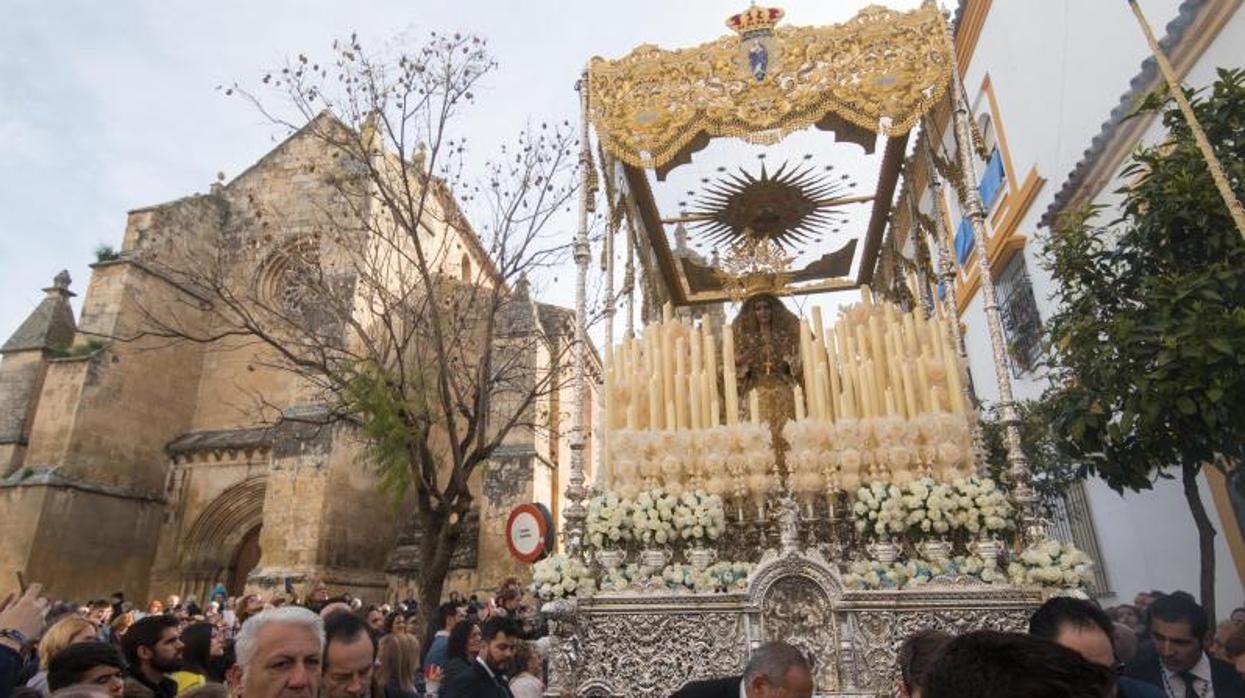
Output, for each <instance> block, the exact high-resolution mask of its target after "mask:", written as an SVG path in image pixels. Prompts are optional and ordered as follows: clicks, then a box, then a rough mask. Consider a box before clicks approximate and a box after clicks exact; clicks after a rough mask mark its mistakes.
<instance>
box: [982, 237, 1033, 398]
mask: <svg viewBox="0 0 1245 698" xmlns="http://www.w3.org/2000/svg"><path fill="white" fill-rule="evenodd" d="M994 287H995V293H996V294H997V295H998V300H999V312H1000V313H1001V314H1002V316H1003V332H1004V334H1006V335H1007V353H1008V356H1009V358H1010V359H1011V364H1012V373H1013V374H1014V375H1020V374H1022V373H1027V372H1029V371H1032V370H1033V369H1034V368H1035V367H1036V366H1037V360H1038V357H1039V356H1040V355H1041V349H1042V341H1041V333H1042V320H1041V318H1040V317H1039V315H1038V309H1037V301H1036V300H1035V299H1034V297H1033V285H1032V284H1030V283H1029V274H1028V272H1027V271H1026V270H1025V257H1024V254H1023V253H1022V252H1017V253H1015V254H1013V255H1012V258H1011V260H1009V261H1008V263H1007V266H1006V267H1004V269H1003V273H1002V274H1000V275H999V278H998V280H997V281H995V283H994Z"/></svg>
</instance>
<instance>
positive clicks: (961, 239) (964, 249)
mask: <svg viewBox="0 0 1245 698" xmlns="http://www.w3.org/2000/svg"><path fill="white" fill-rule="evenodd" d="M974 242H975V241H974V239H973V224H972V221H970V220H968V217H967V216H965V217H964V218H961V219H960V225H959V227H957V228H956V229H955V260H956V261H957V262H959V263H960V266H961V267H962V266H964V263H965V262H967V261H968V256H969V255H970V254H972V253H973V244H974Z"/></svg>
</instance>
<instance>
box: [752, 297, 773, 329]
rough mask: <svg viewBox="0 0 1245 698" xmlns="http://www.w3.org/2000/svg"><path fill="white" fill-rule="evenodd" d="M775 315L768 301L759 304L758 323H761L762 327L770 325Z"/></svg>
mask: <svg viewBox="0 0 1245 698" xmlns="http://www.w3.org/2000/svg"><path fill="white" fill-rule="evenodd" d="M773 313H774V311H773V310H772V309H771V308H770V307H769V301H768V300H764V301H761V302H759V303H757V307H756V314H757V321H758V322H760V323H761V324H762V325H768V324H769V321H770V319H771V318H772V317H773Z"/></svg>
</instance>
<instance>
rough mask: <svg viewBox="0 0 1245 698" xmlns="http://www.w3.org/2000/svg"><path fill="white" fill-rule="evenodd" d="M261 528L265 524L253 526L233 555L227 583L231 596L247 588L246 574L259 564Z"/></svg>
mask: <svg viewBox="0 0 1245 698" xmlns="http://www.w3.org/2000/svg"><path fill="white" fill-rule="evenodd" d="M261 528H263V524H260V525H259V526H256V527H255V528H252V529H251V530H250V531H249V532H247V534H246V535H245V536H243V537H242V542H241V543H239V544H238V551H237V552H235V553H234V555H233V564H232V565H230V566H229V580H228V581H227V582H226V583H225V588H226V589H228V590H229V595H230V596H241V595H242V591H243V590H244V589H246V576H247V575H248V574H250V573H251V570H253V569H255V567H256V566H257V565H259V555H260V549H259V530H260V529H261Z"/></svg>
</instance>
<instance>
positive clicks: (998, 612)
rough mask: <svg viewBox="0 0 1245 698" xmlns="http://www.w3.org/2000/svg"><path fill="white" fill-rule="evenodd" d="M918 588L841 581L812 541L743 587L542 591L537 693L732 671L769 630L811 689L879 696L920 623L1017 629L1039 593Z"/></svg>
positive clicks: (616, 692)
mask: <svg viewBox="0 0 1245 698" xmlns="http://www.w3.org/2000/svg"><path fill="white" fill-rule="evenodd" d="M936 582H937V583H935V584H931V585H930V586H927V587H921V588H919V589H906V590H889V591H857V590H847V589H845V588H844V587H843V584H842V581H841V578H840V575H839V571H838V569H837V567H836V566H835V564H834V563H832V562H828V561H827V560H825V559H824V558H823V557H822V556H821V554H820V553H818V552H816V551H815V550H803V551H788V552H786V553H779V552H778V551H774V550H771V551H769V552H767V553H766V554H765V556H764V557H763V559H762V561H761V562H760V563H759V564H758V565H757V567H756V568H755V569H754V570H753V574H752V577H751V579H749V583H748V591H747V593H746V594H677V595H676V594H672V593H661V594H656V593H647V594H637V593H634V592H624V593H620V594H612V595H604V594H603V595H598V596H596V597H593V598H589V599H580V600H578V602H575V601H564V600H562V601H557V602H551V603H550V604H547V605H546V606H545V609H544V611H545V614H546V616H547V617H549V618H550V620H551V621H552V623H553V630H554V634H555V635H556V636H557V637H556V640H555V642H554V645H553V650H552V656H551V669H550V671H551V679H550V684H549V688H548V690H547V692H546V695H550V696H554V695H577V696H636V697H637V698H647V697H649V696H666V695H669V694H670V693H672V692H674V691H675V690H677V689H678V688H679V687H680V686H682V685H683V684H685V683H687V682H688V681H693V680H698V679H703V678H711V677H724V676H732V675H736V674H739V673H740V672H742V670H743V667H744V665H745V663H746V661H747V656H748V652H749V650H750V649H751V647H753V646H754V645H755V644H757V643H760V642H764V641H766V640H770V639H781V640H784V641H786V642H790V643H792V644H794V645H796V646H797V647H800V648H801V649H803V650H805V651H806V652H808V654H809V655H810V656H811V657H812V658H813V660H814V670H815V678H816V681H817V686H818V695H822V696H839V697H840V698H842V697H846V696H858V697H864V696H885V695H889V694H890V693H891V691H892V690H893V688H894V680H895V657H896V654H897V652H898V648H899V644H900V643H901V642H902V641H903V638H905V637H907V636H908V635H909V634H911V633H912V632H914V631H916V630H919V629H922V628H942V629H944V630H947V631H949V632H955V633H960V632H964V631H966V630H970V629H974V628H996V629H1003V630H1021V629H1023V628H1024V627H1025V625H1026V623H1027V622H1028V617H1029V614H1030V613H1031V612H1032V610H1033V609H1034V608H1035V607H1036V606H1037V605H1038V603H1040V601H1041V595H1040V592H1039V591H1037V590H1035V589H1020V588H1014V587H1007V586H1000V585H985V584H980V583H978V584H969V583H967V582H965V581H964V580H936Z"/></svg>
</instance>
